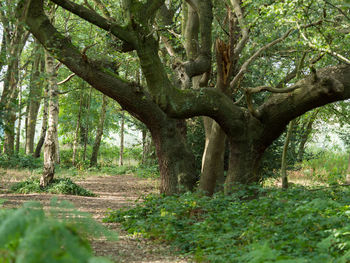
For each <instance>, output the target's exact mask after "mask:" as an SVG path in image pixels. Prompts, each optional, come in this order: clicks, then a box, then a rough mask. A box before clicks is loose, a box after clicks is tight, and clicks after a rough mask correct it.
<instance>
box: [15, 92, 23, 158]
mask: <svg viewBox="0 0 350 263" xmlns="http://www.w3.org/2000/svg"><path fill="white" fill-rule="evenodd" d="M18 100H19V105H18V123H17V132H16V154H18V153H19V148H20V143H21V124H22V88H21V87H20V88H19V98H18Z"/></svg>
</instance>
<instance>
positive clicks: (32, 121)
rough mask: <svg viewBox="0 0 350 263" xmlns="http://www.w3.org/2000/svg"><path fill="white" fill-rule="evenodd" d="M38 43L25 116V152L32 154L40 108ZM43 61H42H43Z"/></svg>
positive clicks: (40, 82)
mask: <svg viewBox="0 0 350 263" xmlns="http://www.w3.org/2000/svg"><path fill="white" fill-rule="evenodd" d="M40 50H41V48H40V46H39V43H36V48H35V49H34V56H35V57H34V61H33V64H32V75H31V79H30V84H29V95H28V106H27V118H26V120H27V121H26V144H25V152H26V154H32V153H33V151H34V137H35V127H36V122H37V117H38V112H39V108H40V101H41V94H42V81H41V80H40V73H41V72H40V71H41V70H40V62H41V61H42V58H41V53H40ZM43 62H44V61H43Z"/></svg>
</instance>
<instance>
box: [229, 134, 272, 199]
mask: <svg viewBox="0 0 350 263" xmlns="http://www.w3.org/2000/svg"><path fill="white" fill-rule="evenodd" d="M243 136H244V137H246V138H244V137H243V138H235V137H233V138H232V137H228V140H229V147H230V158H229V169H228V172H227V177H226V181H225V193H227V194H230V193H231V192H232V187H233V186H234V185H237V184H244V185H248V184H252V183H257V182H259V181H261V175H260V161H261V158H262V155H263V153H264V151H265V149H266V147H265V146H262V145H261V144H258V143H257V142H255V140H253V138H252V137H253V134H250V133H247V134H246V135H243ZM237 139H238V140H237Z"/></svg>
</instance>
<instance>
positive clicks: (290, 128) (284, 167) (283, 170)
mask: <svg viewBox="0 0 350 263" xmlns="http://www.w3.org/2000/svg"><path fill="white" fill-rule="evenodd" d="M294 123H295V121H294V120H293V121H291V122H290V123H289V125H288V129H287V135H286V139H285V140H284V145H283V151H282V161H281V176H282V188H283V189H287V188H288V176H287V152H288V145H289V141H290V138H291V136H292V133H293V126H294Z"/></svg>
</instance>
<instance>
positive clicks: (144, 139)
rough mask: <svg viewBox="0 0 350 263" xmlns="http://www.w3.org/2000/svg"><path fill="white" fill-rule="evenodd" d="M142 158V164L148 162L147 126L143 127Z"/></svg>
mask: <svg viewBox="0 0 350 263" xmlns="http://www.w3.org/2000/svg"><path fill="white" fill-rule="evenodd" d="M141 132H142V158H141V164H145V163H146V137H147V130H146V129H145V128H142V130H141Z"/></svg>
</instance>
